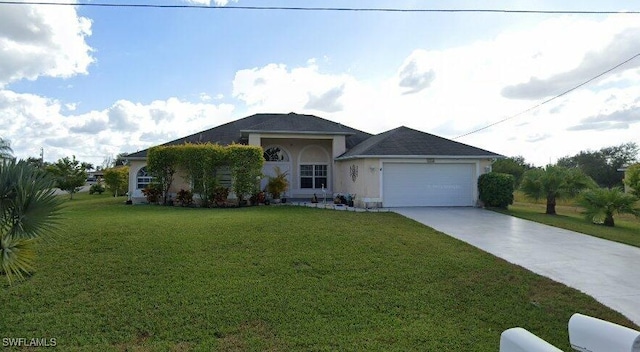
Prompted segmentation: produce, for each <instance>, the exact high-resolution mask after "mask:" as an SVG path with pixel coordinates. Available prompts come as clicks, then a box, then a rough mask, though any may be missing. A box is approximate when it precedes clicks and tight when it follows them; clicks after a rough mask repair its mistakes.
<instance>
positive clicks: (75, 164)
mask: <svg viewBox="0 0 640 352" xmlns="http://www.w3.org/2000/svg"><path fill="white" fill-rule="evenodd" d="M91 169H93V165H91V164H89V163H85V162H80V161H78V160H76V156H75V155H74V156H73V158H72V159H69V157H64V158H62V159H59V160H58V161H57V162H56V163H55V164H51V165H49V166H48V167H47V172H49V173H50V174H51V175H53V177H54V178H55V186H56V187H57V188H60V189H61V190H63V191H66V192H68V193H69V194H70V197H71V199H73V194H74V193H77V192H78V190H79V189H80V187H82V186H83V185H84V184H85V183H86V181H87V170H91Z"/></svg>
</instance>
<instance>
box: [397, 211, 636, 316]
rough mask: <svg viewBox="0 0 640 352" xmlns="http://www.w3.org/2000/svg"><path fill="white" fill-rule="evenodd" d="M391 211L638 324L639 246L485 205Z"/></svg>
mask: <svg viewBox="0 0 640 352" xmlns="http://www.w3.org/2000/svg"><path fill="white" fill-rule="evenodd" d="M393 211H395V212H396V213H398V214H401V215H404V216H406V217H408V218H410V219H413V220H416V221H418V222H421V223H423V224H425V225H427V226H429V227H432V228H434V229H436V230H438V231H441V232H444V233H446V234H448V235H450V236H452V237H455V238H457V239H460V240H462V241H465V242H467V243H469V244H471V245H473V246H475V247H478V248H480V249H482V250H484V251H486V252H489V253H491V254H493V255H495V256H497V257H500V258H503V259H505V260H507V261H509V262H511V263H514V264H517V265H520V266H522V267H525V268H527V269H529V270H531V271H533V272H535V273H537V274H540V275H543V276H546V277H548V278H551V279H552V280H554V281H557V282H561V283H563V284H565V285H567V286H570V287H573V288H576V289H578V290H580V291H582V292H584V293H586V294H588V295H590V296H592V297H594V298H595V299H596V300H598V301H599V302H601V303H603V304H605V305H606V306H608V307H610V308H612V309H614V310H616V311H618V312H620V313H622V314H624V315H625V316H627V317H628V318H629V319H630V320H632V321H633V322H635V323H636V324H638V325H640V248H637V247H632V246H628V245H625V244H621V243H617V242H612V241H607V240H603V239H600V238H596V237H592V236H588V235H583V234H579V233H576V232H573V231H568V230H563V229H559V228H556V227H552V226H547V225H543V224H539V223H535V222H532V221H528V220H523V219H518V218H514V217H511V216H508V215H503V214H499V213H495V212H492V211H488V210H484V209H477V208H396V209H393ZM638 235H639V236H640V234H638Z"/></svg>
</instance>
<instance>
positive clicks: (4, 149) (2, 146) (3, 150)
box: [0, 138, 13, 160]
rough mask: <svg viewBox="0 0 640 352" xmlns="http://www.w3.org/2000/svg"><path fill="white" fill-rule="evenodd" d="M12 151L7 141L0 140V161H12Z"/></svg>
mask: <svg viewBox="0 0 640 352" xmlns="http://www.w3.org/2000/svg"><path fill="white" fill-rule="evenodd" d="M12 158H13V149H11V144H10V143H9V141H8V140H6V139H2V138H0V160H4V159H12Z"/></svg>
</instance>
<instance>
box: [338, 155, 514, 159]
mask: <svg viewBox="0 0 640 352" xmlns="http://www.w3.org/2000/svg"><path fill="white" fill-rule="evenodd" d="M366 158H376V159H503V158H505V156H504V155H366V154H359V155H349V156H340V157H337V158H336V160H350V159H366Z"/></svg>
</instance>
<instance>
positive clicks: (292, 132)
mask: <svg viewBox="0 0 640 352" xmlns="http://www.w3.org/2000/svg"><path fill="white" fill-rule="evenodd" d="M240 133H241V134H244V133H268V134H309V135H313V134H316V135H317V134H326V135H332V136H333V135H338V136H340V135H342V136H352V135H354V134H355V133H354V132H327V131H272V130H240Z"/></svg>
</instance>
